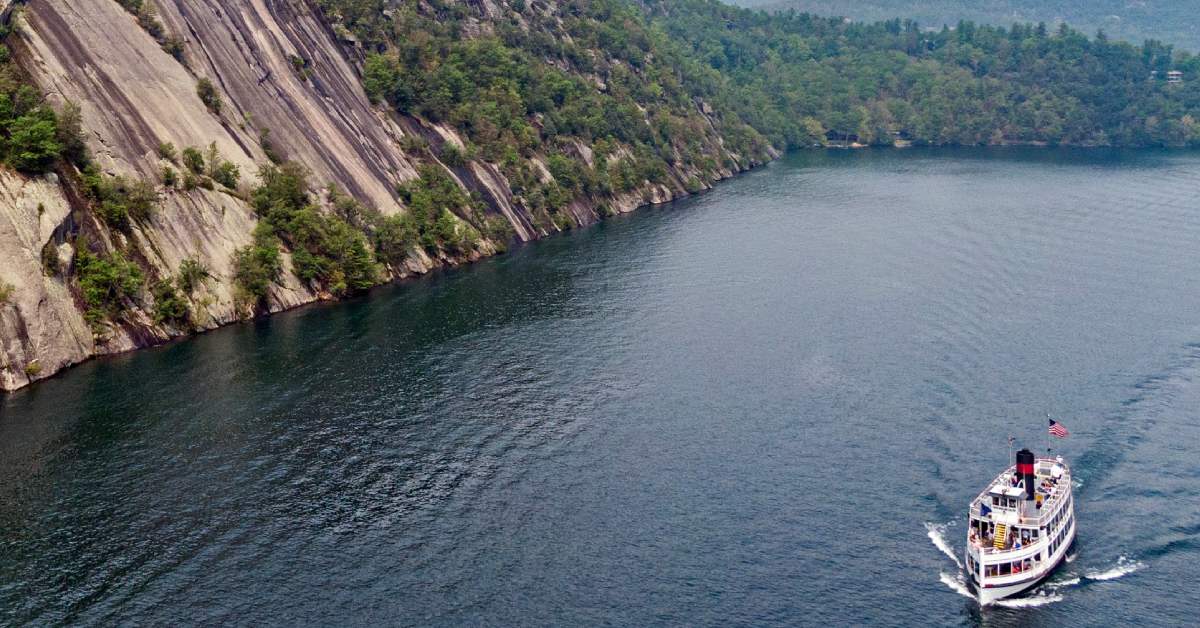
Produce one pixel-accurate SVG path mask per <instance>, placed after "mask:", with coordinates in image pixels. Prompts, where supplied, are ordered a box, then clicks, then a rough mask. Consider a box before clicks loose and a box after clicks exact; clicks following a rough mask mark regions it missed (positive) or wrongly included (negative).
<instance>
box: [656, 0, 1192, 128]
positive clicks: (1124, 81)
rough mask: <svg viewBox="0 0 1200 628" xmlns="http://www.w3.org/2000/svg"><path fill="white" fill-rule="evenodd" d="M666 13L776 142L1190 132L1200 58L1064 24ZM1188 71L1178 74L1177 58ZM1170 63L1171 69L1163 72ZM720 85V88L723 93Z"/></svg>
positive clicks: (720, 10)
mask: <svg viewBox="0 0 1200 628" xmlns="http://www.w3.org/2000/svg"><path fill="white" fill-rule="evenodd" d="M650 7H651V11H652V14H653V19H654V22H655V23H656V24H658V25H660V26H661V27H662V28H663V29H664V30H666V31H667V32H668V33H670V35H671V39H672V40H673V41H677V42H686V43H687V44H688V45H690V47H691V53H692V54H693V55H694V56H696V57H698V58H700V59H702V60H703V61H704V63H705V64H706V65H708V66H710V67H712V68H714V69H716V70H718V71H719V72H720V73H721V76H722V78H723V79H725V84H724V87H725V89H724V90H723V91H720V92H718V93H719V94H720V96H721V97H722V98H721V100H720V101H721V102H723V103H724V104H726V105H727V106H729V107H733V108H735V109H736V110H737V112H738V114H739V115H740V116H741V117H742V118H743V119H745V120H746V121H747V122H749V123H750V124H751V126H753V127H755V128H756V129H758V130H759V131H761V132H763V133H764V134H766V135H768V136H769V137H771V139H772V140H773V141H775V142H777V143H778V142H786V143H788V144H792V145H795V144H803V143H805V142H807V141H809V139H810V138H811V136H812V131H813V130H815V129H816V125H815V124H813V121H815V122H819V123H820V125H821V127H823V128H824V129H826V130H829V131H831V132H833V134H835V135H857V136H858V137H859V138H860V139H862V140H863V141H868V142H887V141H890V138H888V137H887V136H886V135H885V131H890V132H898V133H900V134H901V135H902V136H905V137H908V138H911V139H913V140H915V141H917V142H921V143H932V144H984V143H999V142H1005V141H1008V142H1048V143H1072V144H1117V145H1172V146H1179V145H1188V144H1193V143H1195V142H1196V141H1197V140H1198V138H1200V127H1198V126H1197V124H1196V120H1197V119H1200V115H1197V106H1198V103H1200V94H1198V92H1197V82H1196V79H1200V67H1198V64H1200V58H1197V57H1195V56H1192V55H1188V54H1183V53H1179V54H1173V52H1172V50H1171V48H1170V47H1169V46H1165V45H1162V44H1160V43H1157V42H1147V43H1146V44H1145V45H1143V46H1140V47H1135V46H1132V45H1130V44H1128V43H1124V42H1115V41H1111V40H1108V39H1107V38H1105V37H1103V36H1101V37H1097V38H1088V37H1086V36H1084V35H1083V34H1081V33H1079V32H1077V31H1074V30H1071V29H1070V28H1068V27H1066V26H1062V27H1060V28H1058V29H1056V30H1053V31H1051V30H1049V29H1047V28H1046V27H1045V26H1044V25H1014V26H1012V27H1011V28H1001V27H991V26H978V25H975V24H973V23H970V22H964V23H962V24H960V25H958V27H957V28H955V29H942V30H941V31H939V32H934V33H930V32H926V31H922V30H921V29H920V28H918V26H917V25H916V24H915V23H913V22H901V21H900V20H892V21H888V22H879V23H875V24H860V23H847V22H845V21H844V20H840V19H831V18H822V17H816V16H812V15H808V14H798V13H784V14H767V13H763V12H758V11H751V10H748V9H738V8H734V7H730V6H728V5H724V4H721V3H718V2H715V1H711V0H672V1H656V2H653V3H652V4H650ZM1170 69H1177V70H1180V71H1182V72H1183V76H1184V79H1185V80H1184V82H1183V83H1182V84H1168V83H1167V82H1166V80H1165V79H1166V76H1167V75H1166V71H1167V70H1170ZM1155 70H1157V71H1158V72H1159V74H1158V80H1151V79H1150V77H1151V73H1152V71H1155ZM714 99H715V98H714Z"/></svg>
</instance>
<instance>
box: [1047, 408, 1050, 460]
mask: <svg viewBox="0 0 1200 628" xmlns="http://www.w3.org/2000/svg"><path fill="white" fill-rule="evenodd" d="M1050 420H1051V419H1050V413H1049V412H1047V413H1046V457H1047V458H1049V457H1050Z"/></svg>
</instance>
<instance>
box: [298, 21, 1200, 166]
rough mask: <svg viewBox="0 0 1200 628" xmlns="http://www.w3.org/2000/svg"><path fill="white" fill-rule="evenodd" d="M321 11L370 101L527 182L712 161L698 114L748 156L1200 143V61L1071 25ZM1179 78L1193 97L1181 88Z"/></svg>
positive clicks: (1164, 48)
mask: <svg viewBox="0 0 1200 628" xmlns="http://www.w3.org/2000/svg"><path fill="white" fill-rule="evenodd" d="M321 3H322V4H323V6H324V7H325V8H326V10H327V11H329V13H330V14H331V15H333V16H334V17H335V19H337V20H339V21H340V22H341V23H342V24H344V25H345V26H346V27H347V28H349V29H351V30H353V32H355V33H356V35H357V36H358V37H359V38H360V40H361V41H362V42H364V43H365V44H366V45H367V47H368V48H369V49H370V50H371V53H370V56H369V58H368V60H367V65H366V83H367V88H368V91H369V93H371V94H372V95H373V96H374V97H376V98H377V99H378V100H380V101H386V102H388V103H390V104H391V105H392V106H394V107H395V108H397V109H398V110H400V111H403V112H406V113H416V114H419V115H423V116H427V117H429V118H433V119H435V120H445V121H448V122H450V123H452V124H454V125H455V126H456V127H457V128H459V129H461V130H462V131H464V132H465V135H466V136H467V137H469V138H471V140H472V142H474V143H475V144H476V146H475V148H478V153H473V154H477V155H479V156H482V157H483V158H485V159H487V160H489V161H498V162H501V163H505V164H507V165H508V166H509V168H508V169H509V170H510V171H512V172H513V173H514V174H516V175H520V174H521V173H520V172H519V171H520V170H521V159H522V157H524V156H528V155H530V154H532V153H533V152H535V151H539V150H545V149H547V148H549V149H550V150H553V149H554V147H555V146H556V145H558V144H561V143H562V142H563V141H564V140H565V139H568V138H569V139H579V140H582V141H584V142H586V143H599V144H600V146H601V148H602V149H608V150H617V149H618V148H621V149H627V150H629V152H631V153H632V154H633V155H636V156H637V159H636V160H634V163H633V167H636V170H637V172H628V173H626V176H627V177H635V178H636V177H641V176H642V175H649V176H651V177H652V176H653V175H654V173H655V172H656V171H659V170H661V169H660V168H658V167H656V166H655V164H656V163H662V162H672V163H674V162H678V161H684V162H688V163H696V164H700V166H701V167H702V168H707V167H710V166H711V165H712V164H705V163H704V160H705V159H706V155H704V154H703V152H702V151H700V150H699V148H700V147H699V146H688V144H687V138H688V137H689V133H688V131H687V129H688V128H689V127H690V126H695V125H704V124H707V122H706V120H704V119H703V118H702V117H700V116H698V114H697V103H699V106H700V108H701V109H702V110H706V111H710V112H711V116H709V117H710V118H711V119H713V120H715V121H716V125H717V128H718V131H719V132H720V133H721V135H722V136H723V137H724V138H725V140H726V141H727V142H728V143H729V144H730V145H732V146H733V147H734V149H735V150H736V151H738V152H739V153H742V154H759V155H761V154H762V152H763V147H764V146H763V145H764V141H765V142H769V143H770V144H772V145H773V146H775V147H776V148H780V149H785V148H790V147H800V146H811V145H818V144H823V143H826V142H828V141H837V140H839V139H840V140H857V141H859V142H862V143H867V144H872V143H874V144H891V143H893V142H894V141H895V140H896V139H901V140H905V141H911V142H913V143H915V144H932V145H950V144H954V145H979V144H1000V143H1047V144H1074V145H1121V146H1145V145H1163V146H1186V145H1192V144H1196V143H1200V122H1198V120H1200V90H1198V89H1197V85H1198V84H1200V83H1198V82H1197V79H1198V78H1200V58H1197V57H1195V56H1192V55H1190V54H1187V53H1181V52H1177V51H1175V50H1173V49H1172V47H1170V46H1167V45H1164V44H1161V43H1158V42H1153V41H1151V42H1146V43H1145V44H1143V45H1139V46H1135V45H1132V44H1129V43H1126V42H1122V41H1116V40H1113V39H1110V38H1108V37H1105V36H1104V35H1100V36H1098V37H1088V36H1087V35H1085V34H1083V33H1081V32H1079V31H1076V30H1073V29H1071V28H1069V27H1067V26H1065V25H1062V26H1060V27H1058V28H1049V27H1047V26H1046V25H1044V24H1037V25H1035V24H1016V25H1013V26H1010V27H995V26H981V25H976V24H974V23H971V22H964V23H962V24H959V25H957V27H956V28H954V29H948V28H946V29H942V30H940V31H935V32H929V31H926V30H923V29H921V28H920V27H919V24H917V23H916V22H913V21H909V20H904V21H902V20H898V19H894V20H889V21H884V22H876V23H870V24H867V23H851V22H846V21H844V20H840V19H833V18H824V17H817V16H814V15H811V14H800V13H794V12H787V13H783V14H768V13H765V12H761V11H753V10H747V9H741V8H737V7H733V6H730V5H726V4H723V3H720V2H716V1H714V0H647V1H646V2H645V3H633V2H628V1H626V0H569V1H567V2H561V3H554V4H545V3H542V2H538V1H533V2H529V3H528V4H527V3H526V2H525V0H511V1H510V2H509V4H508V5H507V6H508V9H509V10H508V11H506V12H503V14H502V15H501V17H499V18H495V17H491V18H486V17H483V16H481V15H479V14H476V13H475V9H473V8H470V6H469V5H461V4H456V3H450V2H439V0H433V1H432V2H416V1H414V0H401V1H399V2H395V1H389V0H321ZM481 18H483V19H481ZM464 35H469V36H464ZM1171 69H1177V70H1180V71H1182V72H1183V76H1184V80H1183V82H1182V83H1179V84H1168V83H1167V81H1166V80H1165V79H1166V72H1167V71H1168V70H1171ZM1153 72H1157V73H1158V74H1157V78H1151V77H1152V73H1153ZM568 161H569V159H568ZM559 166H560V167H559V170H560V171H562V172H564V173H568V176H567V177H566V178H567V179H568V180H570V181H573V182H577V183H579V184H580V185H587V184H592V183H596V184H598V185H602V186H603V185H611V184H612V181H611V179H612V176H611V175H613V174H614V173H592V172H588V171H587V168H586V167H584V166H583V165H582V164H580V163H567V162H563V163H560V164H559ZM515 178H516V179H517V180H521V179H522V177H521V176H516V177H515ZM556 178H557V177H556ZM596 179H600V180H601V181H599V182H598V183H597V182H596V181H595V180H596Z"/></svg>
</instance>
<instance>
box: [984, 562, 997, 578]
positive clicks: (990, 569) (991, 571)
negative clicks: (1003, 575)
mask: <svg viewBox="0 0 1200 628" xmlns="http://www.w3.org/2000/svg"><path fill="white" fill-rule="evenodd" d="M984 571H985V572H986V573H985V574H984V575H986V576H987V577H989V578H992V577H995V575H996V566H995V565H986V566H985V567H984Z"/></svg>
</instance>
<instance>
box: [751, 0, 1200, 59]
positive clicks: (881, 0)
mask: <svg viewBox="0 0 1200 628" xmlns="http://www.w3.org/2000/svg"><path fill="white" fill-rule="evenodd" d="M733 4H736V5H739V6H744V7H751V8H756V9H766V10H785V11H786V10H789V9H792V10H796V11H800V12H805V13H815V14H817V15H825V16H846V17H849V18H851V19H853V20H857V21H867V22H876V21H883V20H890V19H893V18H897V17H899V18H909V19H913V20H916V21H918V22H920V23H921V24H922V25H924V26H928V27H932V28H935V29H940V28H941V27H942V26H943V25H950V26H953V25H955V24H957V23H958V22H960V21H963V20H969V21H974V22H978V23H982V24H995V25H998V26H1008V25H1009V24H1013V23H1022V24H1023V23H1026V22H1033V23H1037V22H1046V23H1048V24H1052V25H1054V27H1057V24H1058V23H1061V22H1066V23H1067V24H1070V25H1071V26H1073V27H1075V28H1077V29H1079V30H1082V31H1084V32H1086V33H1095V32H1097V31H1098V30H1103V31H1104V32H1106V33H1108V34H1109V36H1110V37H1112V38H1114V39H1123V40H1126V41H1130V42H1134V43H1140V42H1143V41H1145V40H1147V39H1158V40H1162V41H1166V42H1169V43H1172V44H1175V45H1177V46H1182V47H1184V48H1188V49H1191V50H1197V49H1200V21H1197V20H1196V15H1197V14H1198V13H1200V1H1197V0H1137V1H1136V2H1131V1H1130V0H734V2H733Z"/></svg>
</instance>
